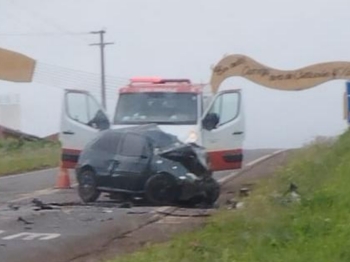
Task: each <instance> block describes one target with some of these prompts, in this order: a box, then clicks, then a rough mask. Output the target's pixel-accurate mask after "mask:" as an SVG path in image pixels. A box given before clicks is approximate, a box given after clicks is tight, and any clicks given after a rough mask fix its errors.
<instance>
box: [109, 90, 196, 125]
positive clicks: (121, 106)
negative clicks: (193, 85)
mask: <svg viewBox="0 0 350 262" xmlns="http://www.w3.org/2000/svg"><path fill="white" fill-rule="evenodd" d="M197 96H198V95H197V94H194V93H170V92H150V93H125V94H120V96H119V99H118V105H117V108H116V113H115V118H114V124H149V123H156V124H170V125H186V124H187V125H191V124H196V123H197V114H198V112H197V111H198V105H197V100H198V97H197Z"/></svg>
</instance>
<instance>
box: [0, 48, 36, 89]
mask: <svg viewBox="0 0 350 262" xmlns="http://www.w3.org/2000/svg"><path fill="white" fill-rule="evenodd" d="M34 69H35V60H34V59H32V58H30V57H27V56H25V55H22V54H20V53H16V52H13V51H10V50H6V49H2V48H0V80H6V81H11V82H32V80H33V74H34Z"/></svg>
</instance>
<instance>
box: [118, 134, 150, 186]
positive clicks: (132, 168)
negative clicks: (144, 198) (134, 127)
mask: <svg viewBox="0 0 350 262" xmlns="http://www.w3.org/2000/svg"><path fill="white" fill-rule="evenodd" d="M151 152H152V151H151V147H150V144H149V143H148V140H147V139H146V138H145V137H143V136H141V135H139V134H134V133H128V134H126V135H125V136H124V138H123V139H122V141H121V143H120V146H119V148H118V153H117V155H116V158H115V165H114V168H113V172H112V179H113V186H114V188H118V189H123V190H129V191H142V190H143V186H144V182H145V179H146V178H147V176H148V175H149V171H150V163H151V158H152V153H151Z"/></svg>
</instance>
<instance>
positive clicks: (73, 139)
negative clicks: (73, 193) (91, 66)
mask: <svg viewBox="0 0 350 262" xmlns="http://www.w3.org/2000/svg"><path fill="white" fill-rule="evenodd" d="M207 87H208V86H206V85H201V84H193V83H191V81H190V80H188V79H162V78H140V77H138V78H132V79H131V80H130V83H129V84H128V85H127V86H125V87H122V88H120V89H119V96H118V101H117V104H116V107H115V113H114V116H113V118H112V121H110V120H109V119H108V117H107V115H106V113H105V111H104V109H103V108H102V107H101V106H100V105H99V103H98V102H97V101H96V99H95V98H94V97H93V96H92V95H91V94H89V93H88V92H85V91H78V90H66V91H65V95H64V101H63V110H62V118H61V132H60V141H61V143H62V164H63V166H64V167H66V168H74V167H75V164H76V162H77V160H78V157H79V153H80V152H81V150H82V149H83V148H84V147H85V145H86V144H87V143H88V142H89V141H91V140H92V139H94V137H95V136H96V134H97V133H98V132H100V131H101V130H105V129H109V128H123V127H129V126H136V125H145V124H157V125H158V127H159V128H160V129H162V130H163V131H165V132H167V133H170V134H172V135H175V136H177V137H178V138H179V139H180V140H181V141H183V142H185V143H196V144H198V145H201V146H203V147H205V148H206V150H207V151H208V153H209V157H210V161H211V168H212V170H213V171H221V170H231V169H239V168H241V166H242V161H243V152H242V144H243V140H244V131H245V130H244V112H243V101H242V93H241V90H227V91H221V92H218V93H217V94H215V95H214V94H211V93H210V90H208V89H206V88H207Z"/></svg>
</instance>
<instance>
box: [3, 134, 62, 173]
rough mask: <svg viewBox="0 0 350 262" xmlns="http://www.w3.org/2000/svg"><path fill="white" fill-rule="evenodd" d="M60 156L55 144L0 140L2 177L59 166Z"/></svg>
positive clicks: (57, 146) (58, 146)
mask: <svg viewBox="0 0 350 262" xmlns="http://www.w3.org/2000/svg"><path fill="white" fill-rule="evenodd" d="M59 154H60V145H59V143H55V142H48V141H33V142H29V141H22V140H18V139H4V140H0V176H4V175H10V174H16V173H22V172H27V171H33V170H39V169H44V168H49V167H55V166H58V164H59V157H60V155H59Z"/></svg>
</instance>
